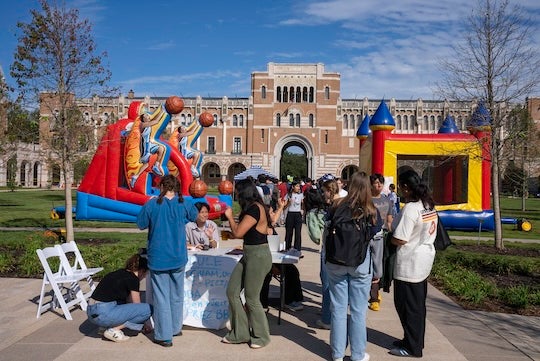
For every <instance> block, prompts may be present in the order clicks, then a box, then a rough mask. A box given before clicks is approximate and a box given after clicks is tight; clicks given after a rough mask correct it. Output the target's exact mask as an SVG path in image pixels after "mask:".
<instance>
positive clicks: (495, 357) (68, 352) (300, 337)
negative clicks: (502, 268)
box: [0, 227, 540, 361]
mask: <svg viewBox="0 0 540 361" xmlns="http://www.w3.org/2000/svg"><path fill="white" fill-rule="evenodd" d="M283 231H284V229H283V228H279V229H278V232H279V233H280V234H282V233H283ZM303 233H304V234H303V244H304V251H303V253H304V255H305V257H304V258H303V259H302V260H301V261H300V263H299V264H298V268H299V270H300V274H301V279H302V286H303V289H304V298H305V301H304V307H305V308H304V310H303V311H298V312H284V313H282V322H281V325H278V324H277V315H278V310H277V309H275V308H272V307H270V311H269V313H268V320H269V324H270V331H271V334H272V342H271V343H270V344H269V345H268V346H267V347H264V348H262V349H258V350H252V349H250V348H249V347H248V346H247V345H245V344H244V345H226V344H222V343H220V339H221V337H222V336H223V335H224V334H225V331H226V330H224V329H223V330H205V329H195V328H184V335H183V336H182V337H177V338H175V339H174V346H173V347H172V348H163V347H161V346H158V345H155V344H153V343H152V340H151V338H149V337H147V336H144V335H142V334H141V335H138V336H136V337H133V338H132V339H130V340H129V341H127V342H125V343H113V342H110V341H106V340H102V339H101V337H100V336H98V335H97V329H96V327H95V326H94V325H92V324H90V323H89V322H88V321H86V315H85V313H84V312H83V311H81V310H80V309H74V310H73V312H72V315H73V318H74V320H73V321H67V320H65V318H64V317H63V316H62V315H61V314H57V313H54V312H50V311H49V312H46V313H44V314H43V315H42V316H41V317H40V318H39V319H36V310H37V298H38V296H39V290H40V287H41V280H37V279H13V278H0V287H1V289H2V291H3V292H2V293H1V294H0V320H1V322H0V360H6V361H7V360H10V361H17V360H66V361H73V360H77V361H86V360H88V361H89V360H130V361H137V360H163V361H167V360H242V361H244V360H272V361H275V360H280V361H286V360H294V361H298V360H330V359H331V354H330V348H329V346H328V340H329V331H327V330H322V329H319V328H317V327H316V326H315V322H316V320H317V319H318V318H319V314H318V312H319V309H320V303H321V297H320V281H319V254H318V251H317V246H316V245H315V244H313V243H312V242H311V241H310V240H309V238H308V236H307V234H306V233H305V227H304V231H303ZM240 243H241V242H240V240H230V241H222V243H221V245H222V246H223V247H233V246H235V245H238V244H240ZM83 256H84V255H83ZM92 266H98V265H92ZM274 282H275V281H273V283H272V287H271V293H272V294H271V296H276V297H277V295H278V293H277V292H278V286H277V284H275V283H274ZM143 284H144V282H143ZM382 296H383V301H382V304H381V310H380V311H379V312H373V311H368V319H367V327H368V346H367V352H368V353H369V354H370V355H371V360H381V361H385V360H397V359H398V358H397V357H395V356H391V355H389V354H388V349H389V348H390V347H391V343H392V341H394V340H396V339H400V338H401V337H402V336H403V333H402V329H401V325H400V323H399V319H398V317H397V314H396V312H395V309H394V305H393V299H392V294H391V293H390V294H387V293H383V294H382ZM539 335H540V318H538V317H525V316H519V315H507V314H493V313H487V312H479V311H466V310H463V309H462V308H461V307H459V306H458V305H456V304H455V303H454V302H452V301H451V300H450V299H449V298H448V297H446V296H444V295H443V294H442V293H440V292H439V291H438V290H437V289H435V288H434V287H431V286H430V287H429V291H428V320H427V327H426V348H425V350H424V357H423V359H424V360H433V361H439V360H440V361H443V360H444V361H447V360H452V361H454V360H455V361H460V360H469V361H484V360H485V361H487V360H489V361H503V360H505V361H508V360H510V361H522V360H523V361H526V360H529V361H530V360H539V361H540V342H538V341H539ZM150 337H151V335H150ZM346 354H347V355H350V353H349V352H347V353H346ZM345 360H347V361H349V357H348V356H347V357H346V358H345Z"/></svg>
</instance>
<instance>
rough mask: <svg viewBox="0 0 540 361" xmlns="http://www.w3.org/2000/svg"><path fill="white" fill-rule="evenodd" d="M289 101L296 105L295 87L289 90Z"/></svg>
mask: <svg viewBox="0 0 540 361" xmlns="http://www.w3.org/2000/svg"><path fill="white" fill-rule="evenodd" d="M289 101H290V102H291V103H294V87H293V86H292V87H290V88H289Z"/></svg>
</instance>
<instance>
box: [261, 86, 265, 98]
mask: <svg viewBox="0 0 540 361" xmlns="http://www.w3.org/2000/svg"><path fill="white" fill-rule="evenodd" d="M261 98H262V99H266V87H265V86H264V85H263V86H262V87H261Z"/></svg>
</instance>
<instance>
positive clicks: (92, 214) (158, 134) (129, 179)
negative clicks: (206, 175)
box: [75, 96, 232, 222]
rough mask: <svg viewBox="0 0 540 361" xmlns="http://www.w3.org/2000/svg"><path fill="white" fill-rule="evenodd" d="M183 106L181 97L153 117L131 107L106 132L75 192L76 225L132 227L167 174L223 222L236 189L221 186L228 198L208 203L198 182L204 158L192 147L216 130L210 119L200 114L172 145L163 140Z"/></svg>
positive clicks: (144, 107)
mask: <svg viewBox="0 0 540 361" xmlns="http://www.w3.org/2000/svg"><path fill="white" fill-rule="evenodd" d="M183 106H184V103H183V101H182V99H181V98H179V97H177V96H171V97H169V98H167V100H166V102H165V104H161V105H160V106H159V107H158V108H157V109H155V110H154V111H153V112H150V111H149V110H148V107H147V104H145V103H143V102H132V103H131V104H130V106H129V110H128V117H127V118H125V119H120V120H119V121H118V122H116V123H115V124H112V125H109V126H108V128H107V131H106V133H105V135H104V137H103V139H102V140H101V142H100V144H99V146H98V149H97V151H96V154H95V155H94V158H93V159H92V162H91V163H90V166H89V167H88V170H87V172H86V174H85V176H84V178H83V180H82V182H81V184H80V186H79V188H78V190H77V209H76V213H75V215H76V219H78V220H104V221H118V222H134V221H135V220H136V217H137V214H138V213H139V210H140V209H141V206H142V205H143V204H144V203H145V202H146V201H147V200H148V199H149V198H150V197H152V196H156V195H158V194H159V188H158V185H159V181H160V179H161V177H162V176H164V175H167V174H172V175H174V176H176V177H177V178H178V179H179V180H180V183H181V187H182V189H181V193H182V194H183V195H184V196H185V197H187V198H190V197H191V198H194V200H195V201H196V200H197V199H199V198H200V200H201V201H204V202H206V203H208V204H209V205H210V218H217V217H219V216H220V215H221V214H222V213H223V212H224V211H225V207H226V206H227V204H228V205H231V204H232V198H231V196H230V194H231V193H232V187H221V186H220V189H227V192H228V194H223V195H221V196H220V197H210V196H206V191H207V186H206V184H205V183H204V182H203V181H202V180H200V179H198V176H199V174H200V164H201V163H202V154H200V152H198V150H197V149H195V148H193V146H194V144H195V143H196V141H197V138H198V137H199V136H200V134H201V133H202V131H203V128H204V127H208V126H211V125H212V124H213V117H212V115H211V114H209V113H202V114H201V115H200V116H199V119H198V120H196V121H194V122H192V123H191V124H190V125H189V126H187V127H179V129H178V130H177V131H173V132H172V133H173V134H172V135H171V136H170V138H169V139H164V138H163V137H162V133H163V131H164V130H165V129H166V128H167V126H168V125H169V123H170V121H171V114H178V113H180V112H181V111H182V109H183ZM224 182H228V181H224ZM229 183H230V182H229Z"/></svg>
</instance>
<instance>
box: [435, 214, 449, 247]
mask: <svg viewBox="0 0 540 361" xmlns="http://www.w3.org/2000/svg"><path fill="white" fill-rule="evenodd" d="M451 244H452V240H451V239H450V236H449V235H448V232H446V229H445V228H444V226H443V224H442V222H441V218H440V217H439V215H438V214H437V236H436V237H435V242H434V243H433V245H434V246H435V249H436V250H437V251H444V250H445V249H447V248H448V246H450V245H451Z"/></svg>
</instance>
